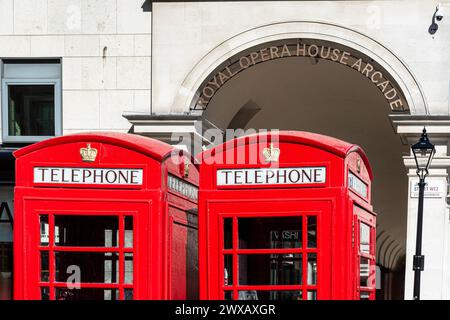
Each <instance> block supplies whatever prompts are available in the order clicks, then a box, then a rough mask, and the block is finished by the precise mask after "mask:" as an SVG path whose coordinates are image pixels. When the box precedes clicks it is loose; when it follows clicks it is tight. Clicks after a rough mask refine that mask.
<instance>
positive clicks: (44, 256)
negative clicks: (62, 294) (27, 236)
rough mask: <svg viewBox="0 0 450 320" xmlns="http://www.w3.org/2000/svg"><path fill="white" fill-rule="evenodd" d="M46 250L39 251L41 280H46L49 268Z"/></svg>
mask: <svg viewBox="0 0 450 320" xmlns="http://www.w3.org/2000/svg"><path fill="white" fill-rule="evenodd" d="M48 259H49V257H48V251H41V281H42V282H48V281H49V277H50V270H49V269H48Z"/></svg>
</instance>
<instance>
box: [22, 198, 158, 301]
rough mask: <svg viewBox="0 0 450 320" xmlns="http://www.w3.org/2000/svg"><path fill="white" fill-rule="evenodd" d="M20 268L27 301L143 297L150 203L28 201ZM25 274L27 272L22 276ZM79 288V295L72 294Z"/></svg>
mask: <svg viewBox="0 0 450 320" xmlns="http://www.w3.org/2000/svg"><path fill="white" fill-rule="evenodd" d="M24 208H25V214H24V215H23V217H24V218H23V219H24V221H22V223H24V224H25V226H26V227H25V228H24V230H26V232H25V234H22V235H21V236H20V238H19V239H20V241H23V243H16V245H17V246H18V247H22V246H24V250H20V251H16V253H17V254H22V252H23V256H22V259H21V260H18V261H23V265H22V266H18V267H20V268H26V270H27V271H28V272H26V273H25V274H24V277H27V279H22V281H21V282H22V283H23V284H27V286H26V288H21V287H19V290H23V291H24V292H23V297H24V298H25V299H43V300H79V299H82V300H86V299H90V300H93V299H100V300H119V299H120V300H122V299H133V298H135V299H136V298H139V296H140V295H142V294H143V292H141V290H142V289H141V287H142V288H144V287H145V286H142V285H136V283H139V282H142V281H145V278H144V279H139V278H138V277H139V275H140V274H145V273H146V272H145V271H144V270H139V268H141V266H144V265H145V263H147V261H145V263H143V261H142V262H139V261H137V260H139V259H141V256H142V254H137V252H138V250H139V251H141V252H143V251H147V248H143V247H140V248H138V247H137V246H145V245H146V244H147V243H148V242H149V241H148V239H147V238H146V237H147V233H145V232H141V230H139V229H138V226H143V225H147V221H143V220H145V219H147V218H148V216H149V215H148V212H149V206H148V205H147V204H145V203H133V202H127V203H125V202H120V201H117V202H113V201H112V202H107V201H98V202H95V201H77V200H74V199H73V198H72V199H67V200H65V201H63V200H57V201H56V200H48V201H46V200H29V199H28V200H25V201H24ZM21 274H23V273H21ZM69 289H75V290H69Z"/></svg>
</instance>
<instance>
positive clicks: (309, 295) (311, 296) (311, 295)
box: [308, 290, 317, 300]
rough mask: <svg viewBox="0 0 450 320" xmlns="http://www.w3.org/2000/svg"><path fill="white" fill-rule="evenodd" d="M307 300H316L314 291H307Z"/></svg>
mask: <svg viewBox="0 0 450 320" xmlns="http://www.w3.org/2000/svg"><path fill="white" fill-rule="evenodd" d="M308 300H317V291H316V290H308Z"/></svg>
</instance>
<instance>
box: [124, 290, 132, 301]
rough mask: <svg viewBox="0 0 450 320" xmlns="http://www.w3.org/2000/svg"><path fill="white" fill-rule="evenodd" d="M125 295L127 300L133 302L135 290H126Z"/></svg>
mask: <svg viewBox="0 0 450 320" xmlns="http://www.w3.org/2000/svg"><path fill="white" fill-rule="evenodd" d="M123 294H124V299H125V300H133V289H125V290H124V292H123Z"/></svg>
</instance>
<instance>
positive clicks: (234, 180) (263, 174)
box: [217, 167, 326, 186]
mask: <svg viewBox="0 0 450 320" xmlns="http://www.w3.org/2000/svg"><path fill="white" fill-rule="evenodd" d="M325 181H326V168H325V167H300V168H259V169H221V170H217V185H218V186H235V185H264V184H313V183H325Z"/></svg>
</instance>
